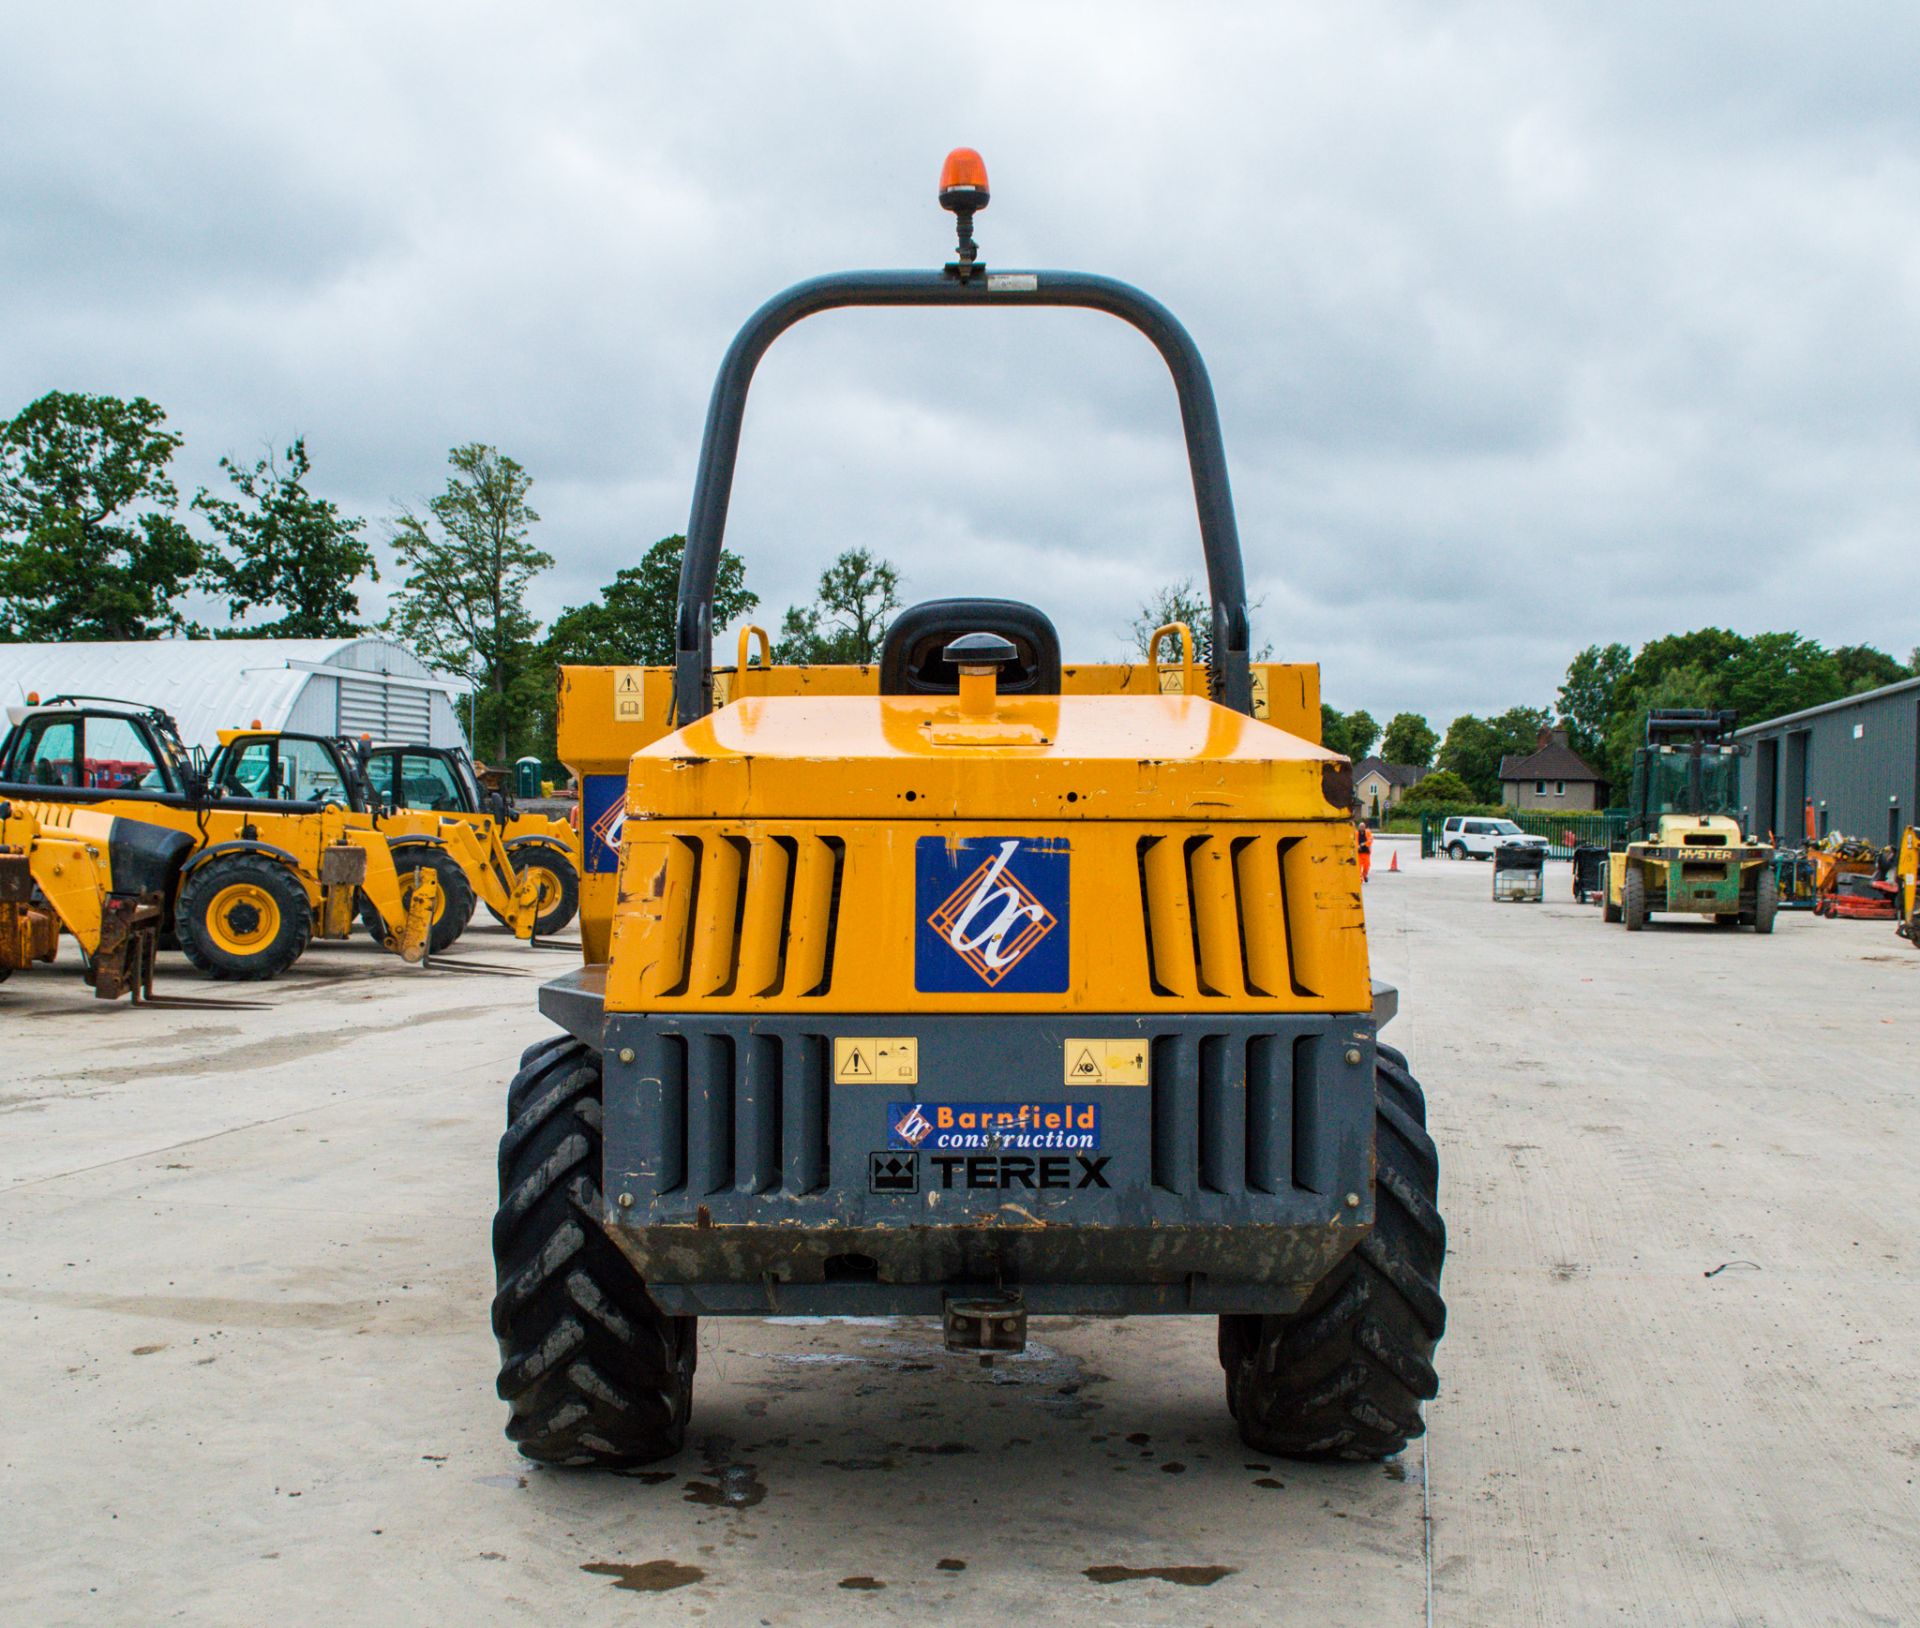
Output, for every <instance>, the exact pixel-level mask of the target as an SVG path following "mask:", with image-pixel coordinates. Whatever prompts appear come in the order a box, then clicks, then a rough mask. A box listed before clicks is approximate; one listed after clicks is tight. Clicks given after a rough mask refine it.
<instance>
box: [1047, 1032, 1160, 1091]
mask: <svg viewBox="0 0 1920 1628" xmlns="http://www.w3.org/2000/svg"><path fill="white" fill-rule="evenodd" d="M1066 1055H1067V1075H1066V1079H1067V1084H1068V1085H1145V1084H1146V1083H1147V1070H1148V1067H1149V1064H1148V1058H1147V1043H1146V1041H1144V1040H1069V1041H1068V1042H1067V1046H1066Z"/></svg>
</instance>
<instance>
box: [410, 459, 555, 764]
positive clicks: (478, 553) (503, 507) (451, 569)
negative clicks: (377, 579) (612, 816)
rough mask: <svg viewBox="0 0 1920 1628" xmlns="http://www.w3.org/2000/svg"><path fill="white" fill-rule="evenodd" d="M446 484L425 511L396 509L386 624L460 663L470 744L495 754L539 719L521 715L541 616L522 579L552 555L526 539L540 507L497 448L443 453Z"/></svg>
mask: <svg viewBox="0 0 1920 1628" xmlns="http://www.w3.org/2000/svg"><path fill="white" fill-rule="evenodd" d="M447 462H448V463H449V464H451V465H452V467H453V474H452V475H451V476H449V477H448V480H447V485H446V490H444V491H443V492H441V493H440V495H439V496H437V497H433V498H429V499H428V500H427V512H426V513H425V514H424V515H422V514H418V513H415V512H414V511H413V510H411V509H403V510H402V511H401V513H400V516H399V518H398V519H396V520H395V521H394V522H393V530H392V538H393V547H394V552H395V553H396V554H398V555H399V556H400V563H401V565H402V566H403V567H404V568H405V570H406V573H407V575H406V580H405V581H404V582H403V583H402V584H401V587H400V589H399V591H398V592H397V593H396V594H395V595H394V605H393V610H392V612H391V613H390V614H389V616H388V619H387V625H388V627H389V628H390V629H391V631H393V632H394V633H396V634H398V635H399V636H400V637H402V638H404V639H406V640H407V641H408V642H409V643H411V644H412V645H413V646H414V647H415V648H416V649H417V650H418V651H419V652H420V654H421V655H422V656H424V657H425V658H426V659H427V660H428V661H430V662H433V663H434V664H435V665H436V666H439V667H443V668H445V669H446V670H447V671H448V672H452V673H458V674H460V675H461V676H462V677H463V678H466V679H467V680H469V681H470V682H471V683H472V684H474V685H475V686H476V688H477V689H478V690H479V691H480V692H481V694H480V704H481V711H480V715H479V721H478V724H477V725H476V728H475V731H474V734H475V739H474V747H475V749H476V750H478V749H479V747H480V742H481V740H482V739H483V738H484V739H487V740H490V741H492V742H493V743H494V747H495V750H496V752H497V754H498V758H499V761H501V762H503V763H504V762H506V761H507V760H508V759H509V757H510V756H511V755H512V748H513V747H514V746H515V745H517V744H518V743H519V742H521V741H523V740H525V739H527V738H528V731H529V729H536V730H537V725H536V724H535V723H533V721H531V720H529V719H527V717H526V715H525V708H524V705H520V706H516V705H514V704H513V700H512V699H510V698H511V697H514V696H515V692H516V691H517V692H518V698H519V699H521V700H522V701H524V696H525V693H526V692H525V689H524V685H523V680H524V679H525V678H526V677H527V676H528V675H529V673H530V670H531V669H532V668H533V666H534V642H533V641H534V634H535V633H536V632H537V631H538V623H536V622H535V621H534V619H533V616H532V615H531V613H530V612H529V611H528V610H527V603H526V596H527V586H528V584H529V583H531V582H532V580H533V578H534V576H535V574H536V573H538V572H540V571H543V570H545V569H546V568H547V567H548V566H550V565H551V564H553V558H552V556H551V555H549V554H546V553H543V552H542V551H541V550H540V549H538V548H536V547H534V546H533V544H532V543H531V542H529V541H528V533H529V532H530V531H531V529H532V527H533V526H534V524H535V523H536V522H538V520H539V519H540V516H539V515H538V514H536V513H535V512H534V511H533V509H532V508H531V507H530V506H529V505H528V503H527V494H528V492H529V491H530V490H531V489H532V487H533V477H532V476H530V475H529V474H528V473H527V472H526V471H525V470H524V469H522V468H521V467H520V465H519V464H517V463H515V462H514V460H513V459H511V458H509V457H507V456H506V455H505V454H503V453H501V452H500V451H498V450H497V449H495V448H493V447H490V446H484V445H482V444H481V443H480V442H478V441H472V442H469V443H467V444H466V445H465V446H459V447H455V448H454V449H453V450H452V451H451V452H449V453H448V454H447Z"/></svg>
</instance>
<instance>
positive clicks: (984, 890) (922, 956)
mask: <svg viewBox="0 0 1920 1628" xmlns="http://www.w3.org/2000/svg"><path fill="white" fill-rule="evenodd" d="M1071 863H1072V861H1071V855H1070V851H1069V849H1068V845H1067V844H1066V842H1064V841H1062V840H1058V839H1055V838H1048V837H966V838H962V839H959V840H953V839H950V838H947V837H922V838H921V839H920V840H919V842H918V843H917V844H916V845H915V862H914V872H915V890H914V891H915V898H916V900H917V902H918V906H919V913H920V922H919V925H918V928H917V930H916V933H915V939H914V987H915V988H916V989H920V990H925V991H929V992H942V993H952V992H959V991H968V992H972V993H976V994H978V993H983V992H987V991H994V992H1006V993H1014V992H1018V993H1022V994H1036V993H1047V994H1059V993H1061V992H1063V991H1064V990H1065V989H1066V987H1067V974H1068V959H1069V957H1068V943H1069V939H1070V937H1071V935H1070V932H1069V930H1068V921H1067V912H1068V899H1069V892H1070V887H1069V884H1070V874H1071V873H1070V869H1069V867H1070V865H1071Z"/></svg>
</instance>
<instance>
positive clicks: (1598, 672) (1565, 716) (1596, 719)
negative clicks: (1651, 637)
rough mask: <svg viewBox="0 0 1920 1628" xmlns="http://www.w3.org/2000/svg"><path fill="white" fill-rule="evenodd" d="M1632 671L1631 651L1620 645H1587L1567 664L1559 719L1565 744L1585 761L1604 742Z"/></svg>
mask: <svg viewBox="0 0 1920 1628" xmlns="http://www.w3.org/2000/svg"><path fill="white" fill-rule="evenodd" d="M1632 671H1633V652H1632V651H1631V650H1629V649H1628V648H1627V647H1626V646H1625V645H1624V644H1606V645H1600V644H1590V645H1588V646H1587V647H1586V649H1584V650H1582V651H1581V652H1580V654H1579V655H1577V656H1575V657H1574V658H1573V660H1572V661H1571V662H1569V663H1568V664H1567V677H1566V682H1565V683H1563V684H1562V685H1561V686H1560V695H1559V701H1560V721H1561V722H1562V723H1564V724H1565V725H1566V726H1567V744H1568V745H1570V746H1571V747H1572V748H1573V749H1574V750H1575V751H1576V752H1578V753H1579V754H1580V755H1581V756H1582V757H1586V758H1588V759H1589V761H1591V758H1592V756H1593V755H1594V754H1597V753H1599V752H1600V751H1601V749H1602V747H1603V746H1604V744H1605V742H1606V738H1607V731H1608V730H1609V729H1611V728H1612V727H1613V719H1614V713H1615V712H1616V710H1617V709H1618V708H1619V706H1620V703H1621V698H1622V696H1623V694H1624V692H1625V689H1626V685H1627V680H1628V677H1629V675H1630V674H1631V673H1632ZM1598 766H1599V765H1598V764H1595V767H1596V768H1597V767H1598Z"/></svg>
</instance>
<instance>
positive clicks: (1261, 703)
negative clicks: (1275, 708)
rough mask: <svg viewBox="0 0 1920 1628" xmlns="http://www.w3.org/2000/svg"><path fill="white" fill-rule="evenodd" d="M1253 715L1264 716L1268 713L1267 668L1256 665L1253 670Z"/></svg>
mask: <svg viewBox="0 0 1920 1628" xmlns="http://www.w3.org/2000/svg"><path fill="white" fill-rule="evenodd" d="M1253 715H1254V717H1256V718H1264V717H1266V715H1267V670H1266V668H1264V667H1255V668H1254V670H1253Z"/></svg>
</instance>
